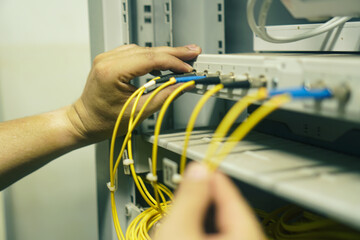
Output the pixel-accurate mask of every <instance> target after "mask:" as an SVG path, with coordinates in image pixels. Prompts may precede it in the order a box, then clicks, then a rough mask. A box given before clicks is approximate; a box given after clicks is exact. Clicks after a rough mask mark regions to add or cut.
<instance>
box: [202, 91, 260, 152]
mask: <svg viewBox="0 0 360 240" xmlns="http://www.w3.org/2000/svg"><path fill="white" fill-rule="evenodd" d="M266 97H267V90H266V88H260V89H259V90H258V91H257V92H256V93H255V94H252V95H247V96H245V97H243V98H242V99H240V100H239V101H237V102H236V103H235V104H234V106H232V108H231V109H230V110H229V112H228V113H227V114H226V115H225V117H224V118H223V120H222V121H221V122H220V124H219V126H218V127H217V129H216V130H215V133H214V136H213V138H212V139H211V141H210V144H209V147H208V150H207V152H206V154H205V159H210V157H211V156H214V154H215V153H216V151H217V149H218V147H219V145H220V142H221V141H222V139H223V138H224V137H225V136H226V134H227V133H228V131H229V130H230V128H231V126H232V125H233V124H234V122H235V121H236V119H237V118H238V117H239V116H240V114H241V113H242V112H244V111H245V109H246V108H247V107H248V106H249V105H250V104H253V103H254V102H256V101H260V100H264V99H266Z"/></svg>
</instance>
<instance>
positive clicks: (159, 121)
mask: <svg viewBox="0 0 360 240" xmlns="http://www.w3.org/2000/svg"><path fill="white" fill-rule="evenodd" d="M194 84H195V81H189V82H186V83H184V84H183V85H181V86H180V87H178V88H177V89H176V90H175V91H174V92H173V93H172V94H170V96H169V97H168V98H167V99H166V101H165V102H164V104H163V106H162V108H161V109H160V112H159V115H158V119H157V121H156V125H155V130H154V143H153V150H152V175H153V176H154V177H156V175H157V174H156V169H157V150H158V149H157V144H158V140H159V134H160V128H161V124H162V121H163V119H164V116H165V112H166V110H167V109H168V107H169V105H170V104H171V102H172V101H173V100H174V99H175V98H176V97H177V96H178V95H179V94H180V93H181V92H182V91H184V90H185V89H187V88H189V87H191V86H193V85H194ZM153 187H154V194H155V200H156V202H157V204H158V208H159V211H162V210H161V205H160V199H159V194H158V186H157V183H156V182H154V183H153Z"/></svg>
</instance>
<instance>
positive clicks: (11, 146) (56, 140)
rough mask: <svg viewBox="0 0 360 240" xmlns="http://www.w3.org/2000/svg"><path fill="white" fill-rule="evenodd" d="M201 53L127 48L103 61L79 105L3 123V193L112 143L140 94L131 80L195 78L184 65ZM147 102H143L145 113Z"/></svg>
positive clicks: (156, 103)
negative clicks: (162, 74) (162, 73)
mask: <svg viewBox="0 0 360 240" xmlns="http://www.w3.org/2000/svg"><path fill="white" fill-rule="evenodd" d="M200 52H201V49H200V48H199V47H198V46H196V45H189V46H186V47H178V48H170V47H157V48H143V47H139V46H136V45H126V46H121V47H118V48H116V49H114V50H112V51H109V52H106V53H102V54H100V55H98V56H97V57H96V58H95V60H94V62H93V66H92V69H91V71H90V73H89V76H88V79H87V83H86V86H85V88H84V91H83V93H82V95H81V97H80V98H79V99H78V100H77V101H76V102H75V103H74V104H72V105H69V106H65V107H63V108H61V109H58V110H55V111H53V112H49V113H44V114H41V115H36V116H31V117H26V118H23V119H17V120H12V121H7V122H2V123H0V153H1V154H0V190H1V189H4V188H6V187H8V186H9V185H11V184H12V183H14V182H16V181H17V180H19V179H21V178H22V177H24V176H26V175H28V174H30V173H31V172H33V171H35V170H36V169H38V168H40V167H42V166H43V165H45V164H47V163H49V162H50V161H51V160H53V159H55V158H56V157H59V156H60V155H63V154H65V153H67V152H70V151H72V150H74V149H77V148H80V147H83V146H86V145H89V144H92V143H95V142H99V141H101V140H104V139H107V138H109V137H110V136H111V132H112V128H113V127H114V123H115V121H116V117H117V114H118V113H119V111H120V109H121V107H122V106H123V104H124V103H125V101H126V100H127V98H128V97H129V96H130V95H131V94H132V93H133V92H134V91H135V90H136V88H135V87H134V86H132V85H131V84H130V80H131V79H133V78H134V77H137V76H141V75H144V74H146V73H149V72H151V71H154V70H172V71H175V72H190V71H192V70H193V69H192V67H191V66H190V65H188V64H186V63H185V62H183V61H186V60H191V59H193V58H195V57H196V56H197V55H198V54H200ZM175 88H176V86H171V87H168V88H166V89H164V90H163V91H162V92H160V93H159V94H158V95H157V96H156V97H155V98H154V99H153V101H152V104H150V106H149V107H148V108H147V109H146V111H145V113H144V118H145V117H147V116H149V115H151V114H152V113H154V112H155V111H157V110H158V109H159V108H160V107H161V105H162V103H163V102H164V101H165V99H166V98H167V96H168V95H169V94H170V93H171V92H172V91H173V90H174V89H175ZM147 97H148V95H144V96H143V97H142V99H141V101H140V104H139V106H138V107H139V109H140V108H141V106H142V104H143V103H144V101H145V100H146V98H147ZM128 117H129V111H128V112H127V113H126V114H125V120H124V124H123V125H122V128H120V134H124V133H125V132H126V124H125V123H126V120H127V119H128Z"/></svg>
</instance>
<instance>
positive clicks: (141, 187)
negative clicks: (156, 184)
mask: <svg viewBox="0 0 360 240" xmlns="http://www.w3.org/2000/svg"><path fill="white" fill-rule="evenodd" d="M175 82H176V80H175V79H171V80H169V81H168V82H166V83H164V84H163V85H161V86H160V87H158V88H157V89H156V90H155V91H153V93H151V95H150V96H149V98H148V99H147V100H146V101H145V103H144V105H143V107H142V108H141V110H140V111H139V113H138V115H137V117H136V119H135V121H134V122H133V119H134V116H135V112H136V107H137V105H138V102H139V99H140V96H141V93H142V92H140V93H139V95H138V97H137V98H136V100H135V102H134V105H133V108H132V111H131V115H130V120H129V127H128V133H127V137H126V138H125V140H124V142H123V147H122V150H121V151H120V154H119V156H122V154H121V153H123V149H125V145H126V142H127V146H128V154H129V158H130V159H133V156H132V145H131V132H132V130H133V129H134V127H135V126H136V124H137V122H138V121H139V120H140V118H141V116H142V114H143V112H144V111H145V109H146V107H147V106H148V104H149V103H150V101H151V100H152V99H153V98H154V97H155V96H156V94H158V93H159V92H160V91H161V90H162V89H164V88H165V87H167V86H169V85H171V84H174V83H175ZM131 174H132V176H133V179H134V182H135V185H136V187H137V188H138V190H139V192H140V194H141V195H142V197H143V198H144V200H145V201H146V202H147V203H148V204H149V206H154V199H153V198H152V196H151V194H150V193H149V192H148V191H147V189H146V187H145V185H144V184H141V183H139V179H138V176H137V175H136V172H135V168H134V167H133V164H131ZM140 180H141V179H140Z"/></svg>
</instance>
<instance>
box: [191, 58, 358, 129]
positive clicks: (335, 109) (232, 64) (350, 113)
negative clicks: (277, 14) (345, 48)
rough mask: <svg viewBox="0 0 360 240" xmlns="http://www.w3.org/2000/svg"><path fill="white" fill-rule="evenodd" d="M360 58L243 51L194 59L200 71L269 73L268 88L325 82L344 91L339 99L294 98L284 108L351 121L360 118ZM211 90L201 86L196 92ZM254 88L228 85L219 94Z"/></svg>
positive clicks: (237, 94) (236, 95)
mask: <svg viewBox="0 0 360 240" xmlns="http://www.w3.org/2000/svg"><path fill="white" fill-rule="evenodd" d="M356 66H360V59H359V58H358V57H357V56H356V55H333V56H332V55H309V54H299V55H297V54H257V55H254V54H239V55H206V54H204V55H200V56H199V57H198V59H197V61H196V62H195V63H194V68H195V69H196V70H197V71H199V72H204V71H206V72H208V73H216V72H220V73H221V74H230V73H231V74H235V75H240V74H248V75H249V76H254V77H259V76H265V78H266V79H267V83H268V84H267V86H268V89H270V90H271V89H281V88H290V87H298V86H310V85H313V86H314V85H316V84H319V83H321V84H323V85H324V86H326V87H329V88H330V89H333V92H337V91H338V92H339V91H340V92H341V91H342V92H343V93H342V94H340V95H339V96H340V97H339V98H338V99H336V98H335V99H332V100H326V101H316V100H304V101H293V102H292V103H289V104H287V105H285V106H284V107H283V108H284V109H287V110H291V111H296V112H302V113H307V114H314V115H320V116H326V117H330V118H335V119H341V120H346V121H350V122H359V119H360V109H359V108H358V102H359V101H360V92H359V91H358V89H360V81H359V79H360V73H359V71H357V67H356ZM206 90H207V88H206V87H204V86H198V87H197V88H196V89H194V92H196V93H200V94H203V93H204V92H205V91H206ZM252 91H254V90H244V89H224V90H222V91H220V92H219V93H218V95H217V96H218V97H220V98H224V99H232V100H237V99H240V98H241V97H242V96H244V94H247V93H248V92H252Z"/></svg>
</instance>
